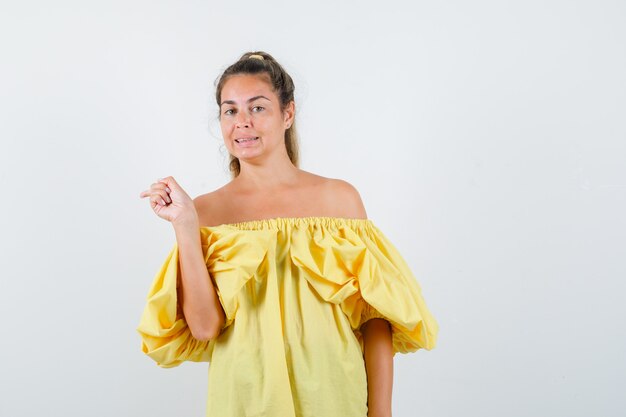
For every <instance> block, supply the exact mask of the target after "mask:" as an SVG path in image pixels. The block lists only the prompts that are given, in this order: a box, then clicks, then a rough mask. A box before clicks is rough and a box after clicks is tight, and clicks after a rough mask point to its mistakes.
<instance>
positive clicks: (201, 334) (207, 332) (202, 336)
mask: <svg viewBox="0 0 626 417" xmlns="http://www.w3.org/2000/svg"><path fill="white" fill-rule="evenodd" d="M221 330H222V323H221V322H218V323H215V324H213V325H210V326H207V327H206V328H203V329H200V330H199V329H195V330H193V329H192V330H191V335H192V336H193V337H194V339H196V340H199V341H200V342H208V341H209V340H211V339H215V338H217V336H219V334H220V331H221Z"/></svg>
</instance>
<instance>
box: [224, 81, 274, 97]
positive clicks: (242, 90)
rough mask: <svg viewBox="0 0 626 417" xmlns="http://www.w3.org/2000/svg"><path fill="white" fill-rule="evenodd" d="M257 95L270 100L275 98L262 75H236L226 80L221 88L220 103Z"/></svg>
mask: <svg viewBox="0 0 626 417" xmlns="http://www.w3.org/2000/svg"><path fill="white" fill-rule="evenodd" d="M257 95H264V96H266V97H268V98H270V99H272V98H274V97H276V96H275V95H274V93H273V91H272V88H271V86H270V84H269V83H268V81H267V78H266V77H263V76H262V75H251V74H238V75H233V76H231V77H229V78H228V80H226V82H225V83H224V86H223V87H222V92H221V100H220V101H224V100H234V101H240V100H245V99H247V98H249V97H254V96H257Z"/></svg>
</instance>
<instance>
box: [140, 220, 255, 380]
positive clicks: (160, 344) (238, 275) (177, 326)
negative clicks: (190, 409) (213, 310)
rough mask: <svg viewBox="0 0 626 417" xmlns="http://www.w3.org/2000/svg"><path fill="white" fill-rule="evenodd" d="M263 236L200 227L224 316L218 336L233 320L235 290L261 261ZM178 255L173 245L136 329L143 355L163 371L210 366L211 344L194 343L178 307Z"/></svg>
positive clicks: (158, 273) (152, 286) (235, 310)
mask: <svg viewBox="0 0 626 417" xmlns="http://www.w3.org/2000/svg"><path fill="white" fill-rule="evenodd" d="M218 231H219V233H218ZM222 232H223V233H222ZM263 237H264V236H263V235H259V234H258V233H257V234H254V235H251V234H244V233H241V232H238V231H236V230H224V229H223V228H215V229H211V228H208V227H204V228H201V242H202V251H203V254H204V260H205V263H206V265H207V269H208V271H209V276H210V278H211V280H212V281H213V285H214V288H215V292H216V294H217V296H218V298H219V301H220V304H221V305H222V308H223V309H224V312H225V315H226V321H225V323H224V325H223V327H222V329H221V330H220V335H221V334H223V333H224V331H225V329H226V328H227V327H229V326H231V325H232V323H233V322H234V320H235V316H236V312H237V308H238V299H237V294H238V292H239V290H240V289H241V288H242V287H243V286H244V285H245V283H246V282H247V281H248V280H249V279H250V278H251V277H252V276H253V275H254V274H255V271H256V270H257V269H258V267H259V265H260V263H261V261H262V260H263V258H264V255H265V252H266V251H267V248H266V247H267V245H266V243H265V242H264V240H266V239H263ZM178 255H179V254H178V245H177V244H174V246H173V248H172V249H171V250H170V252H169V254H168V255H167V257H166V259H165V262H164V263H163V265H162V266H161V268H160V269H159V271H158V272H157V274H156V276H155V277H154V279H153V281H152V285H151V287H150V290H149V292H148V295H147V297H146V305H145V307H144V310H143V313H142V315H141V319H140V322H139V325H138V326H137V328H136V330H137V332H138V333H139V335H140V336H141V350H142V352H143V353H145V354H146V355H148V356H149V357H150V358H152V359H153V360H154V361H155V362H156V363H157V365H158V366H160V367H162V368H171V367H175V366H178V365H180V364H181V363H182V362H185V361H192V362H210V360H211V355H212V352H213V347H214V344H215V340H216V339H210V340H206V341H200V340H198V339H196V338H194V337H193V335H192V334H191V330H190V328H189V327H188V325H187V322H186V321H185V317H184V314H183V310H182V305H181V303H180V302H179V300H180V295H181V294H182V288H181V273H180V264H179V257H178ZM218 338H219V336H218Z"/></svg>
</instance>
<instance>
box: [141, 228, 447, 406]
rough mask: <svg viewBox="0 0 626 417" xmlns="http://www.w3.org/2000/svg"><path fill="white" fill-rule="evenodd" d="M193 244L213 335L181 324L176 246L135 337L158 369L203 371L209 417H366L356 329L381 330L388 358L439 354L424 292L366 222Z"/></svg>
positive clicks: (205, 235) (248, 232)
mask: <svg viewBox="0 0 626 417" xmlns="http://www.w3.org/2000/svg"><path fill="white" fill-rule="evenodd" d="M200 233H201V242H202V250H203V254H204V259H205V261H206V265H207V268H208V271H209V275H210V278H211V280H212V281H213V284H214V287H215V290H216V293H217V295H218V297H219V301H220V303H221V305H222V307H223V309H224V312H225V314H226V321H225V323H224V326H223V327H222V329H221V331H220V333H219V335H218V336H217V337H215V338H214V339H211V340H207V341H200V340H197V339H195V338H194V337H193V336H192V334H191V331H190V329H189V328H188V326H187V324H186V322H185V318H184V315H183V311H182V308H181V305H180V303H179V301H178V300H179V293H178V291H179V290H180V289H179V287H180V285H181V274H180V265H179V260H178V247H177V244H174V246H173V248H172V249H171V250H170V252H169V254H168V255H167V257H166V259H165V262H164V263H163V265H162V266H161V268H160V269H159V270H158V272H157V273H156V276H155V277H154V279H153V282H152V285H151V287H150V290H149V293H148V295H147V297H146V305H145V308H144V311H143V314H142V316H141V319H140V322H139V325H138V327H137V332H138V333H139V334H140V336H141V349H142V351H143V352H144V353H145V354H146V355H148V356H149V357H150V358H152V359H153V360H154V361H155V362H156V364H157V365H158V366H160V367H163V368H171V367H175V366H178V365H180V364H181V363H182V362H184V361H192V362H210V365H209V393H208V394H209V395H208V401H207V416H216V417H239V416H242V417H243V416H280V417H283V416H285V417H288V416H294V417H295V416H316V417H320V416H324V417H332V416H362V417H365V416H366V415H367V378H366V373H365V366H364V358H363V351H364V343H363V337H362V334H361V331H360V326H361V325H362V324H363V323H364V322H366V321H367V320H369V319H371V318H383V319H385V320H386V321H387V322H388V323H389V324H390V328H391V333H392V347H393V354H394V355H395V354H396V353H398V352H400V353H408V352H415V351H417V350H418V349H426V350H431V349H433V348H434V347H435V343H436V340H437V334H438V330H439V326H438V324H437V321H436V320H435V319H434V317H433V316H432V314H431V312H430V311H429V309H428V307H427V306H426V303H425V301H424V298H423V296H422V291H421V286H420V284H419V283H418V282H417V280H416V279H415V277H414V275H413V274H412V272H411V270H410V268H409V266H408V265H407V262H406V261H405V260H404V259H403V257H402V256H401V255H400V253H399V252H398V250H397V249H396V247H395V246H394V245H393V244H392V243H391V242H390V241H389V239H388V238H387V237H386V236H385V235H384V234H383V233H382V231H381V230H380V229H378V227H377V226H376V225H375V224H374V222H373V221H372V220H371V219H352V218H340V217H277V218H270V219H263V220H251V221H243V222H238V223H228V224H222V225H218V226H204V227H201V228H200Z"/></svg>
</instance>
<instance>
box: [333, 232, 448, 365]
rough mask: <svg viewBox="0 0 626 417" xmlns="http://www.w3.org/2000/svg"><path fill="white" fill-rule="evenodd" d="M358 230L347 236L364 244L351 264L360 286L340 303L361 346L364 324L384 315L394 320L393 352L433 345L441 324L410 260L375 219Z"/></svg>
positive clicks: (405, 351) (427, 347) (359, 243)
mask: <svg viewBox="0 0 626 417" xmlns="http://www.w3.org/2000/svg"><path fill="white" fill-rule="evenodd" d="M354 231H355V234H354V235H351V234H350V233H348V234H347V236H348V238H349V239H352V241H353V242H354V244H355V245H359V246H360V245H363V246H364V248H365V250H364V252H363V253H362V255H361V256H360V257H359V258H358V259H355V262H353V263H352V264H351V265H352V268H353V269H352V272H353V274H354V277H355V280H356V281H357V282H355V284H356V285H357V286H358V288H359V291H358V292H356V293H355V294H353V295H351V296H350V297H348V298H346V299H345V300H344V301H343V302H342V304H341V306H342V310H343V311H344V312H345V313H346V315H347V316H348V318H349V320H350V323H351V326H352V327H353V329H354V333H355V335H356V336H357V339H358V340H359V343H360V344H361V347H363V336H362V334H361V330H360V328H361V325H362V324H363V323H365V322H366V321H368V320H370V319H372V318H383V319H385V320H387V321H388V322H389V324H390V325H391V330H392V344H393V353H394V355H395V354H396V353H398V352H399V353H409V352H415V351H417V350H418V349H426V350H431V349H433V348H434V347H435V345H436V341H437V335H438V332H439V325H438V323H437V321H436V320H435V318H434V317H433V315H432V314H431V312H430V310H429V308H428V307H427V305H426V302H425V300H424V297H423V296H422V290H421V286H420V284H419V283H418V281H417V280H416V278H415V276H414V275H413V273H412V271H411V269H410V268H409V266H408V264H407V262H406V261H405V260H404V258H403V257H402V255H401V254H400V253H399V251H398V249H397V248H396V247H395V246H394V245H393V244H392V243H391V241H390V240H389V239H388V238H387V236H385V235H384V234H383V232H382V231H381V230H380V229H379V228H378V227H376V226H375V225H374V224H373V223H370V224H369V225H368V226H367V227H364V228H357V229H355V230H354Z"/></svg>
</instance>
